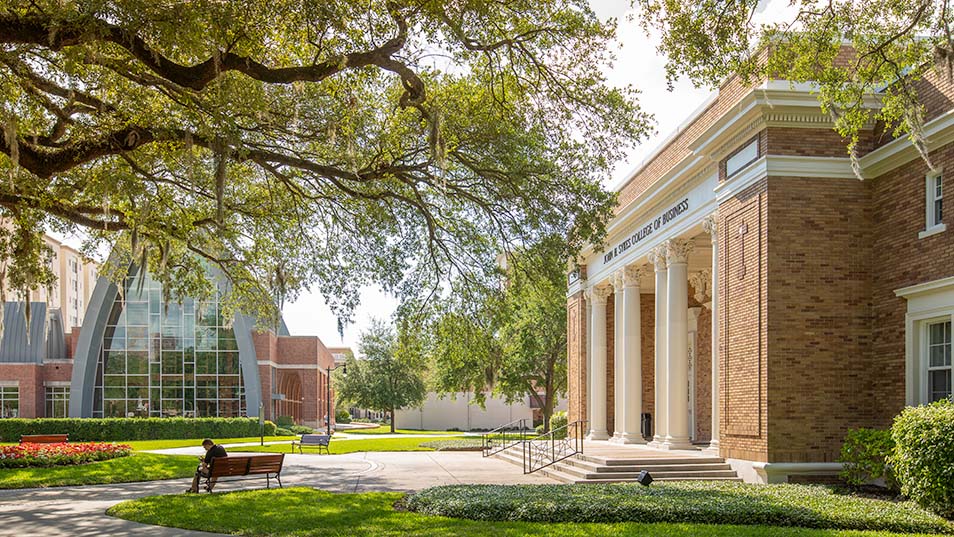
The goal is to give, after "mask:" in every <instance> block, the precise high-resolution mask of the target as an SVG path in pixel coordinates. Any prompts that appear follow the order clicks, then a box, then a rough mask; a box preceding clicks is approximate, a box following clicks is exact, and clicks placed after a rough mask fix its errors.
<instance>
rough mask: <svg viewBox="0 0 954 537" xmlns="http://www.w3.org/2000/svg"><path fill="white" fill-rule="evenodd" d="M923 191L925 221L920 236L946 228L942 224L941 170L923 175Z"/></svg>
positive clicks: (942, 193) (942, 195) (942, 177)
mask: <svg viewBox="0 0 954 537" xmlns="http://www.w3.org/2000/svg"><path fill="white" fill-rule="evenodd" d="M924 193H925V199H924V218H925V222H924V231H922V232H921V234H920V236H921V238H924V237H926V236H929V235H933V234H935V233H939V232H941V231H945V230H946V229H947V226H945V225H944V175H943V173H941V170H938V171H937V172H934V173H929V174H928V175H926V176H925V183H924Z"/></svg>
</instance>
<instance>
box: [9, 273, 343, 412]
mask: <svg viewBox="0 0 954 537" xmlns="http://www.w3.org/2000/svg"><path fill="white" fill-rule="evenodd" d="M125 287H126V288H125V292H124V293H120V292H119V288H118V287H117V286H116V285H115V284H113V283H111V282H109V281H108V280H106V279H105V278H100V279H99V280H98V282H97V283H96V286H95V289H94V290H93V292H92V295H91V296H90V300H89V305H88V307H87V310H86V313H85V316H84V318H83V323H82V326H81V327H78V328H74V329H73V330H72V332H70V333H64V332H63V330H62V328H61V326H62V323H61V321H59V317H58V312H57V311H56V310H50V311H47V309H46V308H45V307H44V306H45V304H43V303H34V311H35V312H36V314H35V315H34V316H33V319H32V320H31V327H30V335H31V336H32V337H26V326H25V323H24V322H22V319H23V316H22V315H18V312H19V308H20V307H21V306H22V304H18V303H7V304H6V308H7V309H6V312H7V313H8V315H7V321H8V322H7V326H6V328H7V330H5V333H4V335H3V339H2V340H0V389H2V401H0V405H2V406H3V409H4V410H3V414H2V415H3V417H25V418H31V417H66V416H70V417H96V418H99V417H186V418H190V417H240V416H251V417H255V416H258V415H259V410H260V409H262V411H263V412H264V414H265V417H266V418H267V419H272V420H274V419H276V418H277V417H278V416H290V417H291V418H292V419H293V420H294V421H295V422H296V423H301V424H305V425H311V426H315V427H317V426H323V425H324V424H325V419H326V416H327V414H328V412H329V410H330V411H331V415H332V416H333V415H334V409H333V407H332V408H329V406H330V405H329V390H328V367H330V366H333V365H334V358H333V356H332V354H331V353H330V352H329V351H328V349H327V348H326V347H325V346H324V344H323V343H322V342H321V340H319V339H318V338H317V337H314V336H304V337H295V336H291V335H290V334H289V333H288V329H287V328H286V326H285V324H284V321H281V322H280V323H279V326H278V327H276V328H275V329H263V328H262V327H261V326H258V325H257V324H256V322H255V319H253V318H251V317H249V316H246V315H243V314H241V313H237V314H235V315H234V316H232V317H231V318H230V317H228V316H226V315H224V314H223V311H222V304H221V302H220V298H221V296H222V294H221V291H220V292H219V293H217V294H216V296H215V297H213V298H211V299H209V300H204V301H198V300H194V299H192V298H185V299H181V300H170V301H168V302H166V301H165V300H164V299H163V292H162V287H161V284H160V283H159V282H157V281H156V280H154V279H152V278H151V277H150V276H149V275H148V274H146V275H145V277H144V278H140V277H138V275H137V274H136V272H135V269H134V270H132V271H131V273H130V277H129V278H128V279H127V281H126V284H125ZM330 395H333V394H330ZM331 399H332V400H333V398H331Z"/></svg>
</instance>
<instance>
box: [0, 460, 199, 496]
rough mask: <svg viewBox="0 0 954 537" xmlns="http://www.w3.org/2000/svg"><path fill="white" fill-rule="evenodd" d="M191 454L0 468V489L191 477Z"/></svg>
mask: <svg viewBox="0 0 954 537" xmlns="http://www.w3.org/2000/svg"><path fill="white" fill-rule="evenodd" d="M195 464H196V460H195V457H193V456H191V455H154V454H152V453H133V454H132V455H130V456H128V457H120V458H118V459H110V460H108V461H102V462H93V463H90V464H84V465H80V466H58V467H54V468H6V469H0V489H22V488H36V487H63V486H69V485H102V484H107V483H131V482H135V481H157V480H160V479H182V478H191V477H192V475H193V474H194V473H195Z"/></svg>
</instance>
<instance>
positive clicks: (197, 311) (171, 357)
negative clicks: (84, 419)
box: [93, 275, 247, 417]
mask: <svg viewBox="0 0 954 537" xmlns="http://www.w3.org/2000/svg"><path fill="white" fill-rule="evenodd" d="M126 289H127V292H126V296H125V297H122V296H119V297H117V298H116V301H115V303H114V304H113V307H112V310H111V311H110V316H109V321H108V323H107V326H106V330H105V332H104V335H103V341H102V347H101V350H100V354H99V363H98V366H97V370H96V386H95V389H94V390H95V391H94V393H93V416H94V417H238V416H246V415H247V412H246V408H245V388H244V383H243V379H242V370H241V365H240V363H239V352H238V346H237V345H236V342H235V332H234V330H233V328H232V324H231V321H230V320H228V319H225V318H224V317H223V316H222V311H221V308H220V303H219V298H220V297H219V296H218V295H217V296H216V297H215V298H214V299H212V300H210V301H206V302H197V301H194V300H192V299H191V298H187V299H184V300H181V301H170V302H168V303H165V302H164V301H163V299H162V286H161V284H160V283H159V282H156V281H155V280H153V279H152V278H150V277H149V276H148V275H146V277H145V278H144V281H140V280H139V278H138V277H133V278H130V281H129V283H128V285H127V286H126Z"/></svg>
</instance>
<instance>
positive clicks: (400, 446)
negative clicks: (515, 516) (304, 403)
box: [229, 436, 453, 455]
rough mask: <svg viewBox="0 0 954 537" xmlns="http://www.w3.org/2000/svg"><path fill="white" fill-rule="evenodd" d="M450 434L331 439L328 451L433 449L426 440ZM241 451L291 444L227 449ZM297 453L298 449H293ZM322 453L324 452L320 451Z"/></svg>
mask: <svg viewBox="0 0 954 537" xmlns="http://www.w3.org/2000/svg"><path fill="white" fill-rule="evenodd" d="M452 438H453V437H452V436H444V437H432V438H426V437H425V438H414V437H413V436H412V437H408V438H368V439H364V438H362V439H360V440H335V439H334V438H332V439H331V445H330V446H329V451H330V452H331V453H332V454H333V455H334V454H341V453H356V452H358V451H434V449H433V448H430V447H427V446H423V445H421V444H426V443H428V442H433V441H435V440H449V439H452ZM243 451H253V452H262V451H264V452H266V453H282V452H284V453H290V452H291V444H285V445H277V446H243V447H234V448H230V449H229V453H237V452H243ZM295 453H298V449H295ZM305 453H318V450H317V449H316V448H305ZM322 453H324V452H322Z"/></svg>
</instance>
